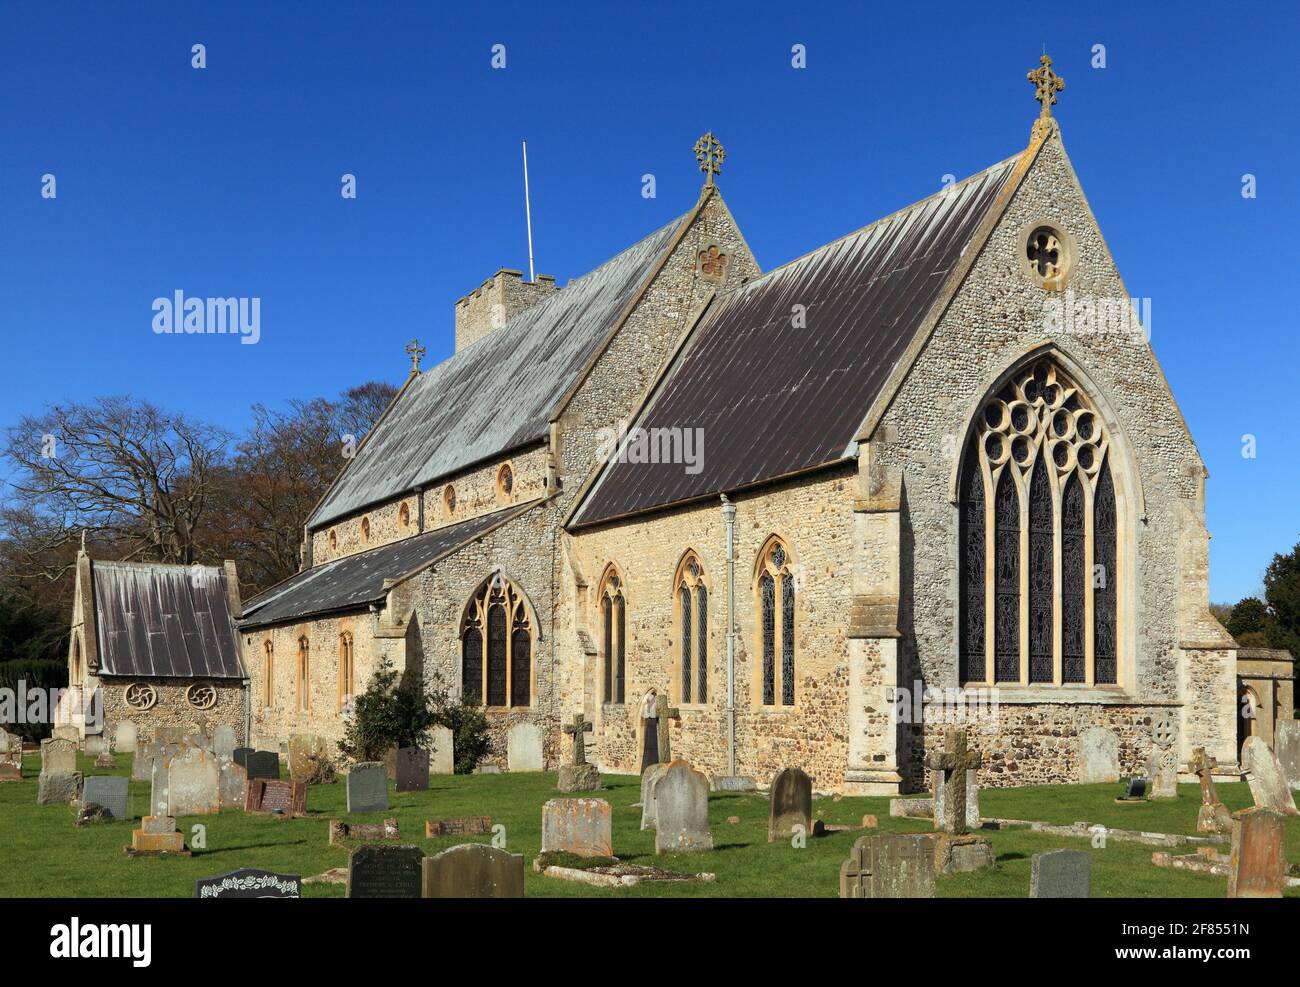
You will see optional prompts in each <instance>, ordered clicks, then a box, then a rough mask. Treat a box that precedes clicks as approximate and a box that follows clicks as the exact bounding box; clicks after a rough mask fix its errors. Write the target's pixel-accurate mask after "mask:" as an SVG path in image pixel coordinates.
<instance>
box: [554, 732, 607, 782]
mask: <svg viewBox="0 0 1300 987" xmlns="http://www.w3.org/2000/svg"><path fill="white" fill-rule="evenodd" d="M591 731H592V725H591V724H590V723H588V722H587V720H586V717H584V716H583V715H582V714H581V713H576V714H574V717H573V722H572V723H566V724H565V725H564V732H565V733H566V734H569V735H570V736H572V737H573V750H572V753H571V757H572V763H570V764H561V765H560V778H559V782H558V784H557V785H556V786H555V787H556V788H558V789H559V790H560V791H562V792H594V791H596V790H597V789H598V788H600V772H599V771H597V770H596V766H595V765H594V764H588V763H587V741H586V739H585V738H586V735H587V734H589V733H591Z"/></svg>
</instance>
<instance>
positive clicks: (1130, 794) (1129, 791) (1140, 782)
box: [1115, 775, 1147, 802]
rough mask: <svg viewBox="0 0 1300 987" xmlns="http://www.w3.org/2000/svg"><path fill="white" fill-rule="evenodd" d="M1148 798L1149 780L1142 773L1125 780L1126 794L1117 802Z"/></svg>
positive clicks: (1143, 800) (1140, 800) (1141, 800)
mask: <svg viewBox="0 0 1300 987" xmlns="http://www.w3.org/2000/svg"><path fill="white" fill-rule="evenodd" d="M1146 800H1147V780H1146V779H1145V778H1143V777H1142V776H1141V775H1134V776H1133V777H1132V778H1129V779H1128V780H1127V781H1126V782H1124V794H1123V795H1121V796H1120V797H1119V798H1117V799H1116V800H1115V801H1116V802H1145V801H1146Z"/></svg>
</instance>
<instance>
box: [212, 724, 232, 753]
mask: <svg viewBox="0 0 1300 987" xmlns="http://www.w3.org/2000/svg"><path fill="white" fill-rule="evenodd" d="M238 743H239V738H238V737H237V736H236V734H235V728H234V727H232V726H230V725H229V724H228V723H222V724H221V725H220V726H218V727H217V728H216V729H215V730H213V731H212V752H213V753H214V754H218V755H221V756H224V757H230V756H232V755H233V754H234V753H235V745H236V744H238Z"/></svg>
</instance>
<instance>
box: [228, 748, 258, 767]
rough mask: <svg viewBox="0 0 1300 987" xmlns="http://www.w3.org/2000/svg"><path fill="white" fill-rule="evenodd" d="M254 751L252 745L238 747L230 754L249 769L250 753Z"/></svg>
mask: <svg viewBox="0 0 1300 987" xmlns="http://www.w3.org/2000/svg"><path fill="white" fill-rule="evenodd" d="M252 753H253V748H251V747H236V748H235V749H234V750H233V751H231V752H230V756H231V757H233V758H234V759H235V763H236V764H238V765H239V766H240V767H241V768H243V769H244V770H245V771H247V770H248V755H249V754H252Z"/></svg>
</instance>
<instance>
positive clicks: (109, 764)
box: [95, 751, 117, 771]
mask: <svg viewBox="0 0 1300 987" xmlns="http://www.w3.org/2000/svg"><path fill="white" fill-rule="evenodd" d="M116 768H117V762H116V761H115V760H113V755H112V754H110V753H109V752H108V751H104V753H102V754H100V755H99V757H97V758H95V770H96V771H105V770H107V771H113V770H115V769H116Z"/></svg>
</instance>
